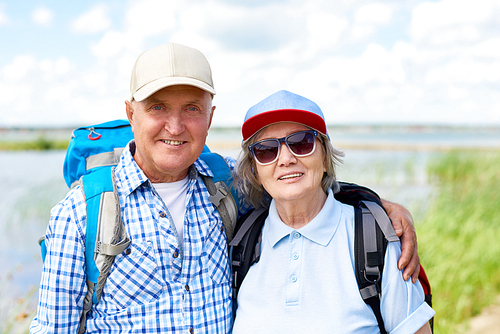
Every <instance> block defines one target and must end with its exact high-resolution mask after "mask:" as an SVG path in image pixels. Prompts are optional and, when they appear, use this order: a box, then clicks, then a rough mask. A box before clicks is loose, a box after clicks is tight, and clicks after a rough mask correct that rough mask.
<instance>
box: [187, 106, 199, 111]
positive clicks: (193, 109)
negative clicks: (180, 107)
mask: <svg viewBox="0 0 500 334" xmlns="http://www.w3.org/2000/svg"><path fill="white" fill-rule="evenodd" d="M188 110H189V111H198V108H196V107H189V108H188Z"/></svg>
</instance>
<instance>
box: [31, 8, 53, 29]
mask: <svg viewBox="0 0 500 334" xmlns="http://www.w3.org/2000/svg"><path fill="white" fill-rule="evenodd" d="M53 18H54V13H53V12H52V11H51V10H50V9H48V8H45V7H39V8H36V9H35V10H34V11H33V12H32V13H31V19H32V20H33V22H34V23H35V24H37V25H39V26H44V27H47V26H50V25H51V24H52V20H53Z"/></svg>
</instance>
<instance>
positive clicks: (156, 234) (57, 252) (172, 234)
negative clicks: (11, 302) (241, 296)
mask: <svg viewBox="0 0 500 334" xmlns="http://www.w3.org/2000/svg"><path fill="white" fill-rule="evenodd" d="M226 160H227V161H228V163H229V165H230V166H231V168H234V159H231V158H226ZM198 173H201V174H204V175H210V176H212V173H211V171H210V170H209V168H208V166H207V165H206V164H205V163H204V162H203V161H201V160H199V159H198V160H197V161H196V162H195V163H194V165H193V166H191V168H190V170H189V186H188V194H187V198H186V203H187V208H186V215H185V222H184V240H183V242H179V237H178V234H177V232H176V229H175V227H174V223H173V220H172V219H171V216H170V213H169V212H168V208H166V207H165V205H164V203H163V201H162V200H161V198H160V197H159V196H158V194H157V193H156V191H155V190H154V187H153V186H152V185H151V184H150V182H149V181H148V179H147V178H146V176H145V175H144V173H143V172H142V171H141V170H140V169H139V167H138V166H137V164H136V163H135V161H134V159H133V157H132V155H131V153H130V149H129V148H128V147H127V148H126V149H125V150H124V153H123V155H122V157H121V161H120V163H119V165H118V166H117V168H116V173H115V174H116V179H117V187H118V191H119V197H120V203H121V210H122V218H123V221H124V224H125V226H126V229H127V233H128V235H129V237H130V239H131V241H132V242H131V245H130V247H129V249H128V250H126V251H124V252H123V253H122V254H120V255H118V256H116V258H115V261H114V263H113V266H112V268H111V271H110V274H109V276H108V279H107V281H106V285H105V287H104V290H103V294H102V297H101V301H100V302H99V303H98V304H97V305H93V307H92V311H91V312H90V314H89V317H88V320H87V332H90V333H124V332H130V333H132V332H133V333H229V332H230V331H231V324H232V304H231V303H232V301H231V279H232V275H231V269H230V266H229V262H228V255H227V244H226V237H225V234H224V233H223V225H222V221H221V219H220V216H219V214H218V213H217V211H216V210H215V207H214V205H213V204H212V203H211V202H210V201H209V200H208V196H209V193H208V191H207V189H206V187H205V185H204V183H203V181H202V180H201V178H200V177H199V175H198ZM240 211H241V210H240ZM85 228H86V210H85V199H84V196H83V194H82V190H81V188H80V187H79V186H78V187H76V188H74V189H72V190H71V191H70V192H69V193H68V195H67V197H66V198H65V199H64V200H62V201H61V202H60V203H59V204H57V205H56V206H55V207H54V208H53V209H52V211H51V218H50V223H49V226H48V228H47V232H46V244H47V257H46V259H45V263H44V267H43V272H42V279H41V284H40V294H39V305H38V313H37V315H36V317H35V319H34V320H33V322H32V324H31V327H30V333H62V332H64V333H76V332H77V329H78V326H79V322H80V315H81V312H82V307H83V301H84V298H85V294H86V292H87V286H86V283H85V282H86V275H85V258H84V251H85Z"/></svg>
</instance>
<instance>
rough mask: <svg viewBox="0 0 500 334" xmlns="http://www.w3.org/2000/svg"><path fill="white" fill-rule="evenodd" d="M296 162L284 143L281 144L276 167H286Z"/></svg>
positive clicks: (295, 158)
mask: <svg viewBox="0 0 500 334" xmlns="http://www.w3.org/2000/svg"><path fill="white" fill-rule="evenodd" d="M295 162H297V157H296V156H295V155H293V154H292V152H290V150H289V149H288V146H286V144H285V143H281V147H280V152H279V157H278V165H283V166H287V165H289V164H291V163H295Z"/></svg>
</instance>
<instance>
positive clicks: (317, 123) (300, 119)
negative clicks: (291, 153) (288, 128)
mask: <svg viewBox="0 0 500 334" xmlns="http://www.w3.org/2000/svg"><path fill="white" fill-rule="evenodd" d="M281 122H293V123H299V124H303V125H305V126H308V127H310V128H312V129H315V130H318V131H319V132H321V133H323V134H324V135H327V136H328V134H327V129H326V124H325V121H324V120H323V118H322V117H321V116H319V115H317V114H315V113H313V112H310V111H306V110H298V109H279V110H270V111H266V112H262V113H259V114H257V115H255V116H252V117H250V118H249V119H247V120H246V121H245V122H244V123H243V126H242V128H241V132H242V134H243V141H245V140H247V139H248V138H250V137H252V136H253V135H254V134H255V133H257V131H259V130H260V129H262V128H265V127H267V126H269V125H271V124H274V123H281Z"/></svg>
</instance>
